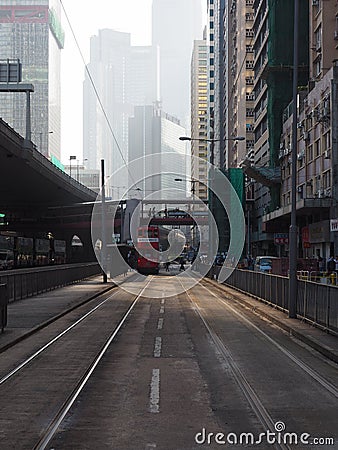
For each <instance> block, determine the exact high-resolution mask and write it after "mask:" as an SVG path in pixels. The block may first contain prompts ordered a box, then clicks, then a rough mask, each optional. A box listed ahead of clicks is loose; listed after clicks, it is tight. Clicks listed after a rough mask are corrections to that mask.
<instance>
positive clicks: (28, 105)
mask: <svg viewBox="0 0 338 450" xmlns="http://www.w3.org/2000/svg"><path fill="white" fill-rule="evenodd" d="M31 138H32V129H31V95H30V91H26V140H27V141H30V140H31Z"/></svg>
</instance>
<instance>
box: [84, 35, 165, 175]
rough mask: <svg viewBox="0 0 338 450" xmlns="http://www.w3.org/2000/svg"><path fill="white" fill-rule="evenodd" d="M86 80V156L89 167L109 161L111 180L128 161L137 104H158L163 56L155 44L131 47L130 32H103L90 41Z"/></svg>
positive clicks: (96, 166)
mask: <svg viewBox="0 0 338 450" xmlns="http://www.w3.org/2000/svg"><path fill="white" fill-rule="evenodd" d="M87 69H88V71H89V73H90V74H91V78H92V80H93V81H94V84H95V89H96V91H97V93H98V97H99V98H98V97H97V95H96V93H95V91H94V88H93V86H92V83H91V80H90V78H89V76H88V73H87V71H86V75H85V81H84V113H83V114H84V118H83V124H84V126H83V143H84V158H85V159H86V160H87V166H88V168H90V169H98V168H100V160H101V159H102V158H103V159H104V160H105V162H106V174H107V176H110V175H111V174H113V173H114V172H115V171H116V170H118V169H119V168H120V167H122V166H123V165H125V164H126V163H127V161H128V120H129V117H131V116H132V115H133V113H134V106H138V105H144V104H152V103H153V102H155V101H156V100H158V95H159V94H158V89H159V84H158V55H157V49H156V48H154V47H151V46H148V47H141V46H140V47H136V46H131V44H130V34H129V33H123V32H118V31H114V30H109V29H104V30H99V32H98V34H97V35H96V36H93V37H92V38H91V40H90V62H89V64H88V66H87Z"/></svg>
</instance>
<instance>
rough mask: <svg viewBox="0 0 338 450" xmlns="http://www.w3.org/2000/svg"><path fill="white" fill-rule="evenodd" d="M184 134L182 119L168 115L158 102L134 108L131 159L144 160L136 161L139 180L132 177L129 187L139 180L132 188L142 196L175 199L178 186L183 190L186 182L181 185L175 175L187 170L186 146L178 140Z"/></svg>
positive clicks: (130, 142) (130, 122)
mask: <svg viewBox="0 0 338 450" xmlns="http://www.w3.org/2000/svg"><path fill="white" fill-rule="evenodd" d="M183 134H184V128H183V127H182V126H181V125H180V122H179V120H178V119H177V118H175V117H172V116H170V115H169V114H166V113H165V112H164V111H163V110H162V109H161V108H160V106H159V104H153V105H146V106H136V107H135V114H134V117H132V118H130V119H129V162H132V161H134V160H137V159H139V158H141V159H139V161H138V162H137V177H138V179H137V180H134V179H130V180H129V186H133V185H134V184H135V183H136V184H135V186H133V187H136V188H140V189H141V191H142V192H141V194H142V196H143V198H146V197H152V196H153V197H152V198H157V199H162V198H165V199H175V198H177V194H178V193H177V190H178V189H179V190H183V191H184V186H185V183H183V185H182V183H181V185H179V184H178V183H177V180H178V179H177V175H176V176H175V174H177V173H179V174H185V170H186V167H185V161H186V155H185V145H184V143H183V142H182V141H180V140H179V137H180V136H182V135H183ZM168 154H169V156H168ZM173 154H177V158H175V157H173ZM152 155H157V156H156V158H155V157H153V158H152V157H151V156H152ZM178 166H179V169H178ZM175 178H176V180H175ZM182 180H183V178H182ZM183 181H185V180H183ZM160 191H162V192H160ZM175 191H176V192H175ZM131 192H132V190H131ZM156 192H158V193H159V194H158V195H157V194H156ZM184 196H185V194H184Z"/></svg>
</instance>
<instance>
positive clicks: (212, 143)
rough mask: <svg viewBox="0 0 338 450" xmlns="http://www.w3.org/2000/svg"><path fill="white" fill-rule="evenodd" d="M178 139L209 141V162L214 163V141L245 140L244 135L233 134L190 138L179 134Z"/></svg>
mask: <svg viewBox="0 0 338 450" xmlns="http://www.w3.org/2000/svg"><path fill="white" fill-rule="evenodd" d="M179 140H180V141H199V142H210V164H214V159H215V155H214V149H215V142H223V141H245V137H244V136H234V137H228V138H223V139H208V138H191V137H189V136H180V137H179Z"/></svg>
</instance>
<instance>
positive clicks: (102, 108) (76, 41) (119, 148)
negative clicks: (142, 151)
mask: <svg viewBox="0 0 338 450" xmlns="http://www.w3.org/2000/svg"><path fill="white" fill-rule="evenodd" d="M60 5H61V7H62V10H63V12H64V15H65V17H66V20H67V23H68V25H69V28H70V31H71V33H72V35H73V38H74V41H75V44H76V47H77V49H78V51H79V53H80V56H81V59H82V62H83V65H84V67H85V71H86V73H87V75H88V77H89V80H90V83H91V85H92V87H93V89H94V93H95V96H96V98H97V100H98V102H99V105H100V108H101V110H102V112H103V116H104V118H105V120H106V122H107V125H108V128H109V131H110V132H111V135H112V136H113V139H114V142H115V144H116V146H117V149H118V151H119V153H120V156H121V158H122V160H123V162H124V164H125V167H126V168H127V170H128V173H129V175H130V178H131V180H132V182H133V184H134V185H135V186H136V184H137V183H136V181H135V180H134V177H133V176H132V174H131V172H130V170H129V167H128V163H127V161H126V159H125V157H124V155H123V153H122V150H121V147H120V145H119V143H118V141H117V139H116V136H115V133H114V130H113V127H112V126H111V123H110V121H109V118H108V115H107V113H106V110H105V108H104V106H103V103H102V100H101V98H100V95H99V93H98V90H97V88H96V85H95V82H94V80H93V77H92V75H91V73H90V71H89V69H88V66H87V64H86V61H85V59H84V56H83V53H82V50H81V47H80V45H79V42H78V40H77V38H76V35H75V32H74V29H73V27H72V24H71V22H70V19H69V17H68V14H67V11H66V9H65V7H64V4H63V2H62V0H60ZM139 195H141V194H140V193H139Z"/></svg>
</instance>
